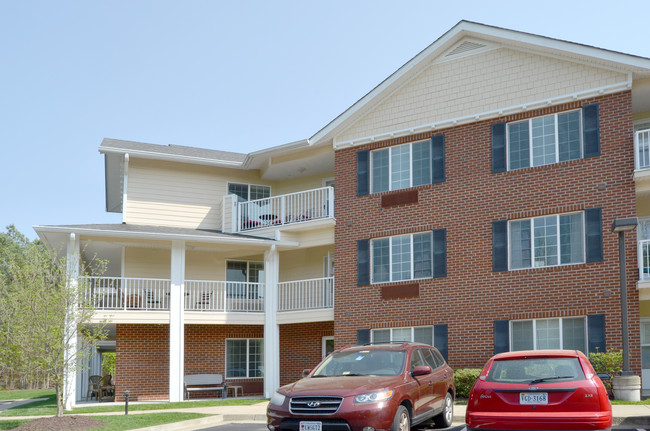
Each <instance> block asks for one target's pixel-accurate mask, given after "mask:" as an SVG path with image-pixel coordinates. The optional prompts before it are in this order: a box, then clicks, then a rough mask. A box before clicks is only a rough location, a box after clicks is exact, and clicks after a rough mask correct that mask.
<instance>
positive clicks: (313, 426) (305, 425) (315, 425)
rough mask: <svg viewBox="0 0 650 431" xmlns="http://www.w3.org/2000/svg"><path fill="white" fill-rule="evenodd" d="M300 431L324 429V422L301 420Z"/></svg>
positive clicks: (320, 430)
mask: <svg viewBox="0 0 650 431" xmlns="http://www.w3.org/2000/svg"><path fill="white" fill-rule="evenodd" d="M300 431H323V423H322V422H300Z"/></svg>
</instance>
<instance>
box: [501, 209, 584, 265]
mask: <svg viewBox="0 0 650 431" xmlns="http://www.w3.org/2000/svg"><path fill="white" fill-rule="evenodd" d="M508 227H509V232H508V235H509V250H510V256H509V257H510V260H509V264H510V269H522V268H539V267H545V266H556V265H570V264H576V263H584V261H585V252H584V248H585V235H584V213H582V212H580V213H571V214H561V215H552V216H545V217H535V218H530V219H524V220H515V221H510V222H509V223H508Z"/></svg>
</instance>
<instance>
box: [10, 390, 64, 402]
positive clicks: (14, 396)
mask: <svg viewBox="0 0 650 431" xmlns="http://www.w3.org/2000/svg"><path fill="white" fill-rule="evenodd" d="M50 395H54V391H53V390H51V389H35V390H16V391H0V401H7V400H22V399H29V398H44V397H48V396H50Z"/></svg>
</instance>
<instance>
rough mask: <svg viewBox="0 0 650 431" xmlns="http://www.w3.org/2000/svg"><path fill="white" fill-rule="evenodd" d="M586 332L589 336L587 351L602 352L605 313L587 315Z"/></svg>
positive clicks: (604, 345) (603, 348)
mask: <svg viewBox="0 0 650 431" xmlns="http://www.w3.org/2000/svg"><path fill="white" fill-rule="evenodd" d="M587 334H588V338H589V353H596V352H601V353H604V352H605V351H606V349H607V345H606V344H605V315H604V314H590V315H589V316H587Z"/></svg>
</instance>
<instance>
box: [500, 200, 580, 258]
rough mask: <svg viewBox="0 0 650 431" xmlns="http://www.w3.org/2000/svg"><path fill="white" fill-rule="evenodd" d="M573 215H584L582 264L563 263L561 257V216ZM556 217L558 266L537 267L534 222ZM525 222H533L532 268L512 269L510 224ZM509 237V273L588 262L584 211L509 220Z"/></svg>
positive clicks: (531, 231) (531, 237)
mask: <svg viewBox="0 0 650 431" xmlns="http://www.w3.org/2000/svg"><path fill="white" fill-rule="evenodd" d="M571 214H582V243H583V244H582V261H580V262H572V263H562V257H561V255H560V253H561V251H560V247H561V244H560V216H565V215H571ZM552 216H555V217H557V223H556V236H557V262H558V263H557V265H543V266H535V235H534V229H535V222H534V221H533V220H535V219H538V218H546V217H552ZM524 220H530V221H531V226H530V227H531V229H530V235H531V236H530V241H531V250H530V258H531V260H530V264H531V266H529V267H526V268H512V267H511V266H510V253H512V244H511V243H510V224H511V223H513V222H521V221H524ZM506 235H507V237H508V271H520V270H526V269H535V268H551V267H555V266H570V265H582V264H584V263H585V262H586V260H587V258H586V253H587V232H586V220H585V212H584V211H573V212H569V213H562V214H548V215H545V216H539V217H529V218H521V219H515V220H508V232H507V234H506Z"/></svg>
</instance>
